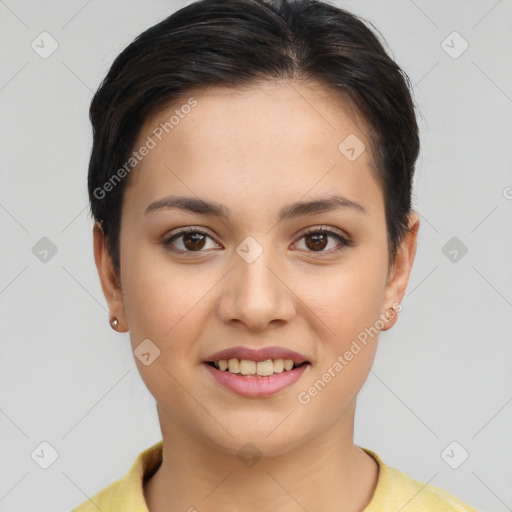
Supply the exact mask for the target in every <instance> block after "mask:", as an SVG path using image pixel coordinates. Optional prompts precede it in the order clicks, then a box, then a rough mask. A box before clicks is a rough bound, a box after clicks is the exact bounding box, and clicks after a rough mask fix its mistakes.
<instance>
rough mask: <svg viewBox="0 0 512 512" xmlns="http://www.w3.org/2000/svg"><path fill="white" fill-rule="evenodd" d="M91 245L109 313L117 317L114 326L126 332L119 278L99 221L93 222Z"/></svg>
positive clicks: (117, 329)
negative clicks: (116, 322) (116, 324)
mask: <svg viewBox="0 0 512 512" xmlns="http://www.w3.org/2000/svg"><path fill="white" fill-rule="evenodd" d="M93 245H94V261H95V262H96V268H97V269H98V275H99V278H100V282H101V288H102V289H103V295H105V299H106V300H107V304H108V309H109V311H110V315H112V316H115V317H117V319H118V321H119V324H118V326H117V328H116V331H118V332H126V331H127V330H128V329H127V328H126V326H127V322H126V315H125V311H124V303H123V293H122V290H121V286H120V284H119V280H118V278H117V275H116V273H115V270H114V265H113V263H112V258H111V257H110V254H109V252H108V249H107V244H106V240H105V234H104V232H103V228H102V226H101V224H100V223H99V222H97V221H96V222H95V223H94V227H93Z"/></svg>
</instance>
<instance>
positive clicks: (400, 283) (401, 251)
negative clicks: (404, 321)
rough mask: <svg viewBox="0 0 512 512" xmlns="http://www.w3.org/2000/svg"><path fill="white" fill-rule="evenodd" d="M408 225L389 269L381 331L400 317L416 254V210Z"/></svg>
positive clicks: (389, 327) (410, 213)
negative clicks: (407, 229) (399, 313)
mask: <svg viewBox="0 0 512 512" xmlns="http://www.w3.org/2000/svg"><path fill="white" fill-rule="evenodd" d="M408 227H409V231H406V232H405V234H404V238H403V240H402V243H401V244H400V246H399V248H398V250H397V253H396V255H395V258H394V260H393V262H392V265H391V268H390V271H389V275H388V280H387V284H386V292H385V298H384V303H383V310H382V311H381V319H382V320H383V322H384V327H383V328H382V329H381V331H387V330H388V329H391V327H393V325H395V323H396V321H397V319H398V312H399V311H400V310H401V309H402V306H401V302H402V299H403V297H404V295H405V290H406V288H407V283H408V281H409V276H410V274H411V269H412V264H413V262H414V257H415V256H416V245H417V237H418V230H419V227H420V218H419V216H418V214H417V213H416V212H415V211H414V210H411V211H410V212H409V221H408Z"/></svg>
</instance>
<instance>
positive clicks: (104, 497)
mask: <svg viewBox="0 0 512 512" xmlns="http://www.w3.org/2000/svg"><path fill="white" fill-rule="evenodd" d="M120 483H121V480H117V481H116V482H113V483H111V484H110V485H109V486H108V487H105V489H103V490H102V491H100V492H98V493H97V494H95V495H94V496H93V497H92V498H90V499H88V500H87V501H85V502H84V503H82V504H81V505H79V506H78V507H76V508H74V509H73V510H72V511H71V512H98V510H101V511H102V512H110V511H113V510H116V499H117V496H119V485H120Z"/></svg>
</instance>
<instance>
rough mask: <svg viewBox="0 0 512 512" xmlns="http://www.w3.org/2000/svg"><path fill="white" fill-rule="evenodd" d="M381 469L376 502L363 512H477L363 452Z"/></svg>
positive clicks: (441, 491) (374, 499)
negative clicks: (399, 511) (403, 511)
mask: <svg viewBox="0 0 512 512" xmlns="http://www.w3.org/2000/svg"><path fill="white" fill-rule="evenodd" d="M363 450H365V451H366V452H367V453H368V454H369V455H370V456H371V457H373V458H374V459H375V460H376V461H377V463H378V465H379V478H378V481H377V487H376V489H375V492H374V495H373V498H372V500H371V502H370V504H369V505H368V507H367V508H366V509H365V510H364V512H374V511H375V512H376V511H379V512H387V511H388V510H389V511H392V510H393V511H396V510H401V509H402V508H403V509H405V510H407V512H432V511H435V512H478V511H477V509H476V508H473V507H471V506H470V505H468V504H467V503H465V502H464V501H462V500H461V499H459V498H457V497H456V496H454V495H452V494H450V493H449V492H447V491H445V490H443V489H441V488H440V487H437V486H435V485H430V484H427V483H425V482H420V481H419V480H415V479H413V478H411V477H410V476H409V475H407V474H406V473H404V472H403V471H400V470H399V469H396V468H393V467H390V466H387V465H386V464H384V462H383V461H382V460H381V459H380V458H379V456H378V455H377V454H375V453H374V452H372V451H371V450H368V449H366V448H363Z"/></svg>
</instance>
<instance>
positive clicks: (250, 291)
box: [217, 250, 296, 331]
mask: <svg viewBox="0 0 512 512" xmlns="http://www.w3.org/2000/svg"><path fill="white" fill-rule="evenodd" d="M269 253H270V251H269V250H264V251H263V252H262V253H261V254H260V255H259V256H258V257H257V258H256V259H255V260H254V261H252V262H250V263H249V262H248V261H246V260H244V258H242V257H240V256H239V254H238V253H235V254H234V255H233V264H234V268H233V270H232V271H231V272H229V274H228V276H227V277H228V279H227V280H226V281H225V283H224V288H223V293H222V295H221V297H220V298H219V303H218V308H217V312H218V315H219V316H220V318H221V319H222V321H223V322H226V323H230V324H243V325H245V326H246V328H247V329H249V330H251V331H264V330H267V329H270V328H274V327H277V326H279V325H282V324H284V323H286V322H289V321H290V320H291V319H292V318H293V316H294V315H295V314H296V306H295V300H296V297H295V295H294V293H293V292H292V291H291V290H290V288H289V287H288V286H287V283H286V278H285V276H284V272H283V270H282V269H280V266H279V264H278V262H276V259H275V258H271V257H270V254H269Z"/></svg>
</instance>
